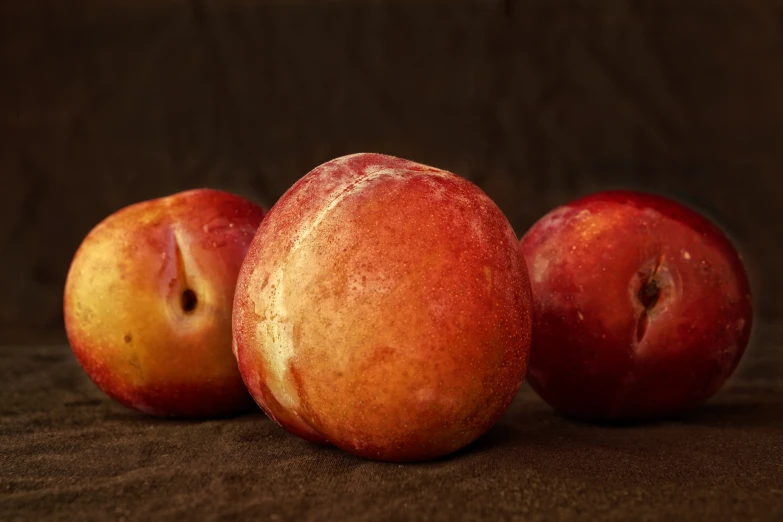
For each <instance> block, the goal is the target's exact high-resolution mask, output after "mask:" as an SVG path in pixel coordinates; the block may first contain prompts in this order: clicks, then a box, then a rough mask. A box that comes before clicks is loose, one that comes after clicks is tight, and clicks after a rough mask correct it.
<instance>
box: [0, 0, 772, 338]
mask: <svg viewBox="0 0 783 522" xmlns="http://www.w3.org/2000/svg"><path fill="white" fill-rule="evenodd" d="M781 20H783V17H782V16H781V2H780V0H688V1H683V0H653V1H647V2H638V1H635V0H604V1H598V0H525V1H516V0H416V1H411V0H330V1H324V0H191V1H186V0H133V1H131V0H82V1H79V2H53V1H45V0H23V1H14V0H6V1H2V2H0V252H1V253H2V255H0V288H2V289H3V295H4V296H5V298H4V299H2V300H0V344H35V343H54V342H64V336H63V329H62V323H63V318H62V288H63V284H64V281H65V275H66V272H67V270H68V266H69V263H70V261H71V259H72V257H73V254H74V252H75V250H76V248H77V247H78V246H79V243H80V242H81V240H82V239H83V238H84V236H85V235H86V234H87V232H88V231H89V230H90V229H91V228H92V227H93V226H95V225H96V224H97V223H98V222H99V221H100V220H102V219H104V218H105V217H106V216H107V215H109V214H110V213H111V212H114V211H116V210H118V209H120V208H122V207H123V206H125V205H129V204H131V203H135V202H137V201H141V200H145V199H150V198H154V197H160V196H164V195H169V194H171V193H174V192H177V191H181V190H186V189H190V188H194V187H202V186H208V187H213V188H221V189H225V190H229V191H232V192H236V193H237V194H240V195H243V196H246V197H249V198H251V199H252V200H254V201H256V202H258V203H260V204H263V205H265V206H266V207H267V208H268V207H269V206H271V205H272V204H274V202H275V201H276V200H277V199H278V198H279V197H280V196H281V195H282V194H283V193H284V192H285V190H286V189H288V188H289V187H290V186H291V184H293V183H294V182H295V181H296V180H297V179H299V178H300V177H302V176H303V175H305V174H306V173H307V172H308V171H309V170H310V169H312V168H314V167H316V166H317V165H319V164H321V163H323V162H325V161H328V160H330V159H332V158H335V157H338V156H341V155H344V154H350V153H355V152H380V153H386V154H392V155H396V156H401V157H404V158H407V159H411V160H414V161H417V162H420V163H425V164H428V165H433V166H435V167H438V168H442V169H446V170H449V171H452V172H454V173H456V174H458V175H460V176H463V177H465V178H467V179H470V180H471V181H473V182H475V183H476V184H477V185H478V186H479V187H481V188H482V190H484V191H485V192H486V193H487V194H488V195H489V196H490V197H491V198H492V199H493V200H494V201H495V202H496V203H497V204H498V206H499V207H500V208H501V209H502V210H503V212H504V213H505V214H506V216H507V217H508V219H509V221H510V222H511V224H512V225H513V226H514V229H515V231H516V232H517V234H518V235H522V234H523V233H524V232H525V230H526V229H527V228H528V227H529V226H530V225H531V224H532V223H533V222H534V221H535V220H536V219H538V218H539V217H541V216H542V215H544V214H545V213H546V212H548V211H549V210H551V209H552V208H553V207H555V206H557V205H560V204H563V203H566V202H567V201H569V200H571V199H573V198H576V197H578V196H581V195H584V194H587V193H589V192H593V191H597V190H602V189H607V188H618V187H626V188H638V189H644V190H649V191H654V192H659V193H662V194H665V195H670V196H672V197H676V198H678V199H680V200H683V201H685V202H686V203H688V204H691V205H693V206H695V208H698V209H700V210H703V211H705V212H706V213H707V214H708V215H709V216H710V217H712V218H714V219H715V220H716V221H717V222H718V223H720V224H721V225H722V226H723V227H724V228H725V229H726V230H727V231H728V232H729V233H730V234H731V236H732V238H733V239H734V240H735V241H736V243H737V245H738V247H739V249H740V251H741V252H742V254H743V256H744V258H745V261H746V264H747V266H748V270H749V273H750V277H751V283H752V284H753V288H754V300H755V304H756V311H757V313H758V314H759V316H762V317H765V318H766V319H767V320H777V319H779V318H781V317H783V300H781V299H780V295H781V294H783V271H781V270H780V269H779V267H780V266H783V243H782V242H781V241H780V228H779V226H775V223H777V222H779V221H780V219H779V210H778V209H779V206H780V202H781V201H783V176H782V175H781V173H783V149H782V148H781V144H782V143H783V96H781V93H783V59H781V50H782V49H783V24H782V23H781V22H780V21H781Z"/></svg>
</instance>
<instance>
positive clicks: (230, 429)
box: [0, 325, 783, 521]
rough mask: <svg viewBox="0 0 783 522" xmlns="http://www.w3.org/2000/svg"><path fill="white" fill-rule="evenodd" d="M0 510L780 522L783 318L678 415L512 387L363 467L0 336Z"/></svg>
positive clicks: (47, 516)
mask: <svg viewBox="0 0 783 522" xmlns="http://www.w3.org/2000/svg"><path fill="white" fill-rule="evenodd" d="M0 382H2V393H1V394H0V414H1V417H0V519H2V520H10V521H15V520H20V521H21V520H30V521H38V520H127V521H130V520H145V521H147V520H170V519H183V520H185V519H187V520H249V519H261V520H675V519H676V520H742V521H752V520H783V415H782V413H783V325H762V326H759V327H758V328H756V331H755V333H754V337H753V340H752V342H751V346H750V348H749V350H748V353H747V354H746V357H745V359H744V360H743V362H742V364H741V365H740V368H739V370H738V371H737V374H736V375H735V377H734V378H733V379H732V381H731V382H730V384H729V385H727V387H726V388H724V390H722V391H721V392H720V393H719V394H718V395H717V396H716V397H714V398H713V399H712V400H711V401H710V402H709V403H708V404H707V405H705V406H703V407H702V408H700V409H698V410H696V411H693V412H691V413H689V414H687V415H683V416H681V417H678V418H676V419H670V420H666V421H662V422H655V423H647V424H642V425H632V426H601V425H591V424H584V423H579V422H574V421H571V420H568V419H564V418H562V417H560V416H558V415H556V414H554V413H553V412H552V411H551V410H550V409H549V408H548V407H547V406H546V405H545V404H544V403H542V402H541V401H540V400H539V399H538V398H537V397H536V396H535V394H534V393H533V392H532V391H531V390H530V389H529V388H528V387H527V386H523V389H522V391H521V392H520V394H519V396H518V397H517V399H516V400H515V402H514V404H513V405H512V407H511V408H510V410H509V411H508V413H507V414H506V415H505V417H503V419H502V420H501V421H500V422H499V423H498V424H497V425H496V426H495V427H494V428H493V429H491V430H490V431H489V432H488V433H487V434H486V435H485V436H484V437H482V438H481V439H479V440H478V441H477V442H475V443H474V444H472V445H471V446H469V447H468V448H466V449H464V450H462V451H460V452H458V453H457V454H455V455H452V456H449V457H446V458H442V459H439V460H436V461H433V462H427V463H420V464H405V465H400V464H388V463H379V462H371V461H368V460H363V459H359V458H356V457H353V456H351V455H348V454H346V453H343V452H341V451H339V450H337V449H334V448H324V447H321V446H316V445H313V444H309V443H307V442H304V441H302V440H299V439H297V438H295V437H293V436H290V435H288V434H287V433H286V432H284V431H283V430H282V429H281V428H279V427H278V426H277V425H275V424H274V423H273V422H272V421H270V420H269V419H267V418H266V417H265V416H264V415H263V414H262V413H261V412H255V413H250V414H246V415H243V416H239V417H235V418H230V419H223V420H210V421H200V422H183V421H171V420H161V419H154V418H149V417H145V416H143V415H141V414H137V413H135V412H133V411H130V410H127V409H125V408H123V407H122V406H119V405H117V404H114V403H112V402H111V401H110V400H109V399H108V398H106V397H105V396H103V395H102V394H101V392H99V391H98V390H97V388H96V387H95V386H94V385H93V384H92V383H91V382H90V381H89V380H88V379H87V377H86V376H85V375H84V374H83V372H82V371H81V369H80V368H79V366H78V364H77V362H76V360H75V359H74V357H73V355H72V354H71V352H70V350H69V348H68V347H67V346H6V347H0Z"/></svg>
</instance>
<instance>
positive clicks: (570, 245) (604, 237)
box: [521, 191, 752, 420]
mask: <svg viewBox="0 0 783 522" xmlns="http://www.w3.org/2000/svg"><path fill="white" fill-rule="evenodd" d="M521 248H522V250H523V252H524V256H525V259H526V260H527V264H528V268H529V269H530V278H531V285H532V288H533V300H534V302H535V313H534V327H533V347H532V353H531V359H530V369H529V373H528V376H529V382H530V384H531V386H532V387H533V389H534V390H536V391H537V392H538V393H539V395H541V397H543V399H544V400H545V401H546V402H548V403H549V404H550V405H551V406H552V407H554V408H555V409H556V410H558V411H560V412H562V413H565V414H567V415H571V416H575V417H582V418H586V419H595V420H601V419H626V420H627V419H640V418H650V417H660V416H665V415H671V414H674V413H678V412H681V411H683V410H686V409H689V408H692V407H694V406H697V405H699V404H701V403H703V402H704V401H706V400H707V399H708V398H709V397H711V396H712V395H713V394H714V393H715V392H716V391H717V390H718V389H719V388H720V387H721V386H722V385H723V384H724V382H725V381H726V380H727V379H728V378H729V376H730V375H731V374H732V372H733V371H734V369H735V368H736V366H737V363H738V362H739V360H740V357H742V354H743V352H744V351H745V347H746V345H747V343H748V337H749V335H750V327H751V319H752V313H751V298H750V290H749V287H748V279H747V276H746V274H745V270H744V268H743V265H742V262H741V260H740V258H739V256H738V255H737V252H736V251H735V249H734V247H733V246H732V245H731V243H730V242H729V240H728V239H727V238H726V236H725V235H724V234H723V233H722V232H721V231H720V229H719V228H718V227H717V226H715V225H713V224H712V223H711V222H710V221H708V220H707V219H706V218H704V217H702V216H701V215H700V214H698V213H697V212H695V211H693V210H690V209H688V208H687V207H685V206H683V205H681V204H679V203H676V202H674V201H671V200H669V199H667V198H663V197H661V196H655V195H650V194H643V193H638V192H629V191H610V192H603V193H598V194H594V195H592V196H588V197H586V198H583V199H580V200H577V201H574V202H572V203H569V204H567V205H565V206H562V207H560V208H557V209H555V210H553V211H552V212H550V213H549V214H547V215H546V216H544V217H543V218H541V220H540V221H538V222H537V223H536V224H535V225H534V226H533V227H532V228H531V229H530V230H529V231H528V232H527V234H525V236H524V237H523V238H522V242H521Z"/></svg>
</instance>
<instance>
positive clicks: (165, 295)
mask: <svg viewBox="0 0 783 522" xmlns="http://www.w3.org/2000/svg"><path fill="white" fill-rule="evenodd" d="M263 217H264V211H263V209H261V208H260V207H258V206H256V205H255V204H253V203H251V202H250V201H247V200H245V199H243V198H240V197H239V196H235V195H233V194H228V193H226V192H221V191H217V190H207V189H201V190H192V191H188V192H182V193H179V194H175V195H173V196H170V197H166V198H161V199H155V200H151V201H146V202H142V203H137V204H135V205H131V206H129V207H126V208H124V209H122V210H120V211H118V212H116V213H114V214H112V215H111V216H109V217H108V218H106V219H105V220H104V221H102V222H101V223H100V224H98V225H97V226H96V227H95V228H94V229H93V230H92V231H91V232H90V233H89V234H88V235H87V237H86V238H85V239H84V241H83V242H82V244H81V246H80V247H79V250H78V251H77V252H76V255H75V257H74V259H73V262H72V264H71V268H70V271H69V272H68V279H67V282H66V285H65V304H64V308H65V325H66V330H67V333H68V339H69V340H70V343H71V346H72V348H73V351H74V353H75V354H76V357H77V358H78V360H79V362H80V363H81V365H82V367H83V368H84V370H85V371H86V373H87V375H88V376H89V377H90V378H91V379H92V380H93V381H94V382H95V384H97V385H98V387H99V388H100V389H101V390H103V391H104V392H105V393H106V394H108V395H109V396H110V397H112V398H113V399H115V400H117V401H118V402H120V403H122V404H124V405H125V406H128V407H131V408H135V409H137V410H140V411H142V412H145V413H148V414H151V415H161V416H185V417H204V416H213V415H223V414H229V413H233V412H236V411H239V410H242V409H244V408H246V407H248V406H252V399H251V398H250V396H249V395H248V393H247V390H246V389H245V386H244V384H243V382H242V379H241V377H240V375H239V370H238V369H237V365H236V361H235V359H234V357H233V356H232V353H231V306H232V302H233V297H234V287H235V283H236V279H237V274H238V272H239V267H240V264H241V263H242V259H243V258H244V255H245V252H246V251H247V247H248V245H249V244H250V241H251V240H252V238H253V236H254V234H255V232H256V229H257V228H258V225H259V224H260V223H261V220H262V219H263Z"/></svg>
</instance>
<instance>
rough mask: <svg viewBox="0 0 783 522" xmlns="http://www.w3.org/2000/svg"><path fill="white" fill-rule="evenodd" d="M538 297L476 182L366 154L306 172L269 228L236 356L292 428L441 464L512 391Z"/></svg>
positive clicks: (242, 314) (239, 298)
mask: <svg viewBox="0 0 783 522" xmlns="http://www.w3.org/2000/svg"><path fill="white" fill-rule="evenodd" d="M530 299H531V298H530V286H529V283H528V279H527V271H526V268H525V264H524V260H523V259H522V255H521V253H520V252H519V248H518V242H517V239H516V236H515V234H514V232H513V230H512V229H511V226H510V225H509V223H508V221H507V220H506V218H505V216H504V215H503V214H502V213H501V211H500V210H499V209H498V207H497V206H496V205H495V204H494V203H493V202H492V201H491V200H490V199H489V198H488V197H487V196H486V195H485V194H484V193H483V192H482V191H481V190H480V189H479V188H478V187H476V186H475V185H473V184H472V183H470V182H469V181H467V180H465V179H463V178H460V177H458V176H455V175H454V174H451V173H448V172H445V171H442V170H438V169H435V168H432V167H427V166H424V165H420V164H417V163H413V162H410V161H407V160H403V159H399V158H393V157H390V156H383V155H378V154H355V155H352V156H345V157H342V158H338V159H335V160H332V161H330V162H328V163H325V164H323V165H321V166H319V167H317V168H316V169H315V170H313V171H312V172H310V173H309V174H307V175H306V176H305V177H304V178H302V179H301V180H300V181H299V182H298V183H296V184H295V185H294V186H293V187H292V188H291V189H290V190H289V191H288V192H286V194H285V195H284V196H283V197H282V198H281V199H280V200H279V201H278V202H277V204H276V205H275V206H274V207H273V208H272V210H271V211H270V212H269V215H268V217H267V218H266V219H265V220H264V222H263V223H262V225H261V226H260V227H259V230H258V233H257V234H256V237H255V239H254V240H253V243H252V245H251V246H250V249H249V250H248V255H247V257H246V258H245V262H244V264H243V265H242V269H241V272H240V275H239V280H238V282H237V291H236V296H235V302H234V350H235V353H236V356H237V360H238V361H239V368H240V371H241V372H242V376H243V377H244V379H245V383H246V384H247V386H248V389H249V390H250V392H251V393H252V394H253V396H254V397H255V399H256V401H257V402H258V404H259V405H260V406H261V407H262V408H263V409H264V410H265V411H266V412H267V413H268V414H269V416H270V417H271V418H272V419H274V420H275V421H277V422H278V423H279V424H280V425H281V426H283V427H284V428H285V429H287V430H288V431H290V432H292V433H294V434H297V435H299V436H301V437H304V438H306V439H308V440H311V441H318V442H329V443H331V444H334V445H336V446H338V447H340V448H342V449H344V450H346V451H349V452H351V453H354V454H356V455H360V456H364V457H369V458H374V459H381V460H395V461H411V460H421V459H427V458H434V457H437V456H440V455H444V454H447V453H449V452H452V451H454V450H456V449H458V448H460V447H462V446H465V445H466V444H468V443H469V442H471V441H473V440H474V439H476V438H477V437H479V436H480V435H481V434H482V433H484V432H485V431H486V430H487V429H489V428H490V426H492V425H493V424H494V423H495V422H496V421H497V420H498V418H499V417H500V416H501V415H502V413H503V412H504V411H505V410H506V408H507V407H508V405H509V403H510V402H511V400H512V398H513V397H514V395H515V394H516V392H517V390H518V389H519V386H520V384H521V382H522V378H523V376H524V373H525V368H526V366H527V358H528V349H529V342H530V324H531V319H532V318H531V302H530Z"/></svg>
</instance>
